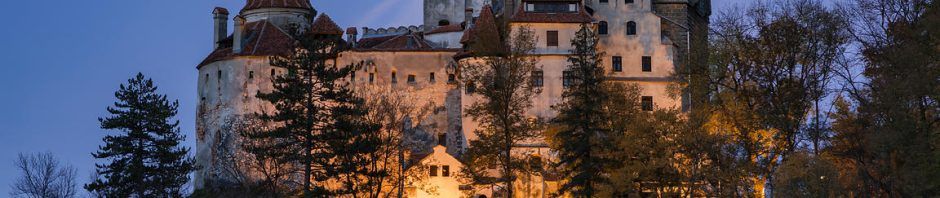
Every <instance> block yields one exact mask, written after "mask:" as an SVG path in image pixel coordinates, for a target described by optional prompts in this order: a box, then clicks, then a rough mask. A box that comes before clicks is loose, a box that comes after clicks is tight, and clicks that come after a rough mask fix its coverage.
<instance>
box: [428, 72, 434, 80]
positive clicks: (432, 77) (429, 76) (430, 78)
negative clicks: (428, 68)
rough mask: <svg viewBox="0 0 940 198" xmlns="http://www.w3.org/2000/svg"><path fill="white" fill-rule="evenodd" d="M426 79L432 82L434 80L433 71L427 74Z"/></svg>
mask: <svg viewBox="0 0 940 198" xmlns="http://www.w3.org/2000/svg"><path fill="white" fill-rule="evenodd" d="M428 81H430V82H434V81H435V80H434V72H431V74H429V75H428Z"/></svg>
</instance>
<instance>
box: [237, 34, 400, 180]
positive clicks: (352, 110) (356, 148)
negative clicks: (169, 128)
mask: <svg viewBox="0 0 940 198" xmlns="http://www.w3.org/2000/svg"><path fill="white" fill-rule="evenodd" d="M294 37H295V38H298V39H299V42H298V46H297V47H296V48H295V49H294V50H293V52H292V53H291V54H290V55H288V56H275V57H272V58H271V61H270V62H271V65H272V66H275V67H279V68H283V69H286V70H287V73H286V74H285V75H282V76H277V77H275V78H274V79H273V84H274V89H273V91H272V92H270V93H258V95H257V97H258V98H260V99H262V100H264V101H267V102H270V103H271V104H273V106H274V108H275V109H276V112H265V113H261V114H260V115H259V119H261V120H262V121H264V122H269V123H277V124H275V126H274V127H270V128H268V129H267V130H262V131H261V132H258V133H248V134H243V135H245V136H246V137H247V138H250V139H252V140H256V141H265V142H269V143H272V144H257V145H249V146H247V147H246V148H245V149H246V150H247V151H248V152H250V153H252V154H254V155H263V156H268V157H269V158H270V159H276V161H279V162H282V163H290V164H293V165H295V166H296V167H297V168H299V169H301V170H300V171H299V172H301V173H302V175H301V179H302V180H303V181H301V183H302V184H303V186H301V188H302V191H303V195H304V197H321V196H331V195H340V194H351V193H356V192H358V191H361V190H362V186H361V185H359V184H358V183H357V182H358V178H359V177H360V176H363V175H370V174H382V173H381V171H373V170H371V169H365V167H366V165H365V164H366V163H367V160H365V159H364V158H363V156H365V155H367V154H370V153H373V152H376V150H377V149H378V148H377V147H376V145H377V144H378V143H377V141H378V140H377V138H376V136H375V135H374V133H377V131H378V129H379V127H380V126H379V125H376V124H373V123H370V122H366V121H365V118H364V116H365V115H366V113H367V112H366V110H365V109H364V107H365V106H364V102H365V101H364V100H363V99H362V98H361V97H358V96H357V95H355V94H354V93H353V91H352V90H351V89H350V88H349V86H347V84H346V83H344V78H346V77H348V76H350V75H351V73H352V72H354V71H355V70H356V69H357V68H359V67H360V66H361V64H353V65H347V66H344V67H340V66H337V64H336V58H337V57H338V56H339V53H340V52H341V51H343V50H344V47H345V43H344V42H343V41H342V39H340V38H339V37H338V36H336V35H319V34H317V35H312V34H305V35H295V36H294ZM331 182H338V183H340V184H342V185H340V186H339V187H328V186H327V183H331Z"/></svg>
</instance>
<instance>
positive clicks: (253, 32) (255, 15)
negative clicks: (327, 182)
mask: <svg viewBox="0 0 940 198" xmlns="http://www.w3.org/2000/svg"><path fill="white" fill-rule="evenodd" d="M228 13H229V12H228V10H225V9H224V8H215V9H214V10H213V11H212V17H213V21H214V22H213V25H212V28H213V31H212V33H213V36H214V40H213V41H214V43H215V45H214V49H213V51H212V52H211V53H210V54H209V55H208V56H207V57H206V58H205V59H204V60H203V61H202V62H201V63H199V65H197V66H196V69H197V70H198V71H199V74H198V75H199V81H198V85H197V91H198V92H197V94H198V95H199V96H198V97H199V100H198V101H199V104H198V106H197V113H196V114H197V115H196V149H195V152H196V156H195V158H196V164H197V165H198V166H200V167H201V168H200V169H199V170H197V171H196V173H195V178H194V183H195V187H196V189H202V188H206V187H212V186H225V185H230V184H232V181H238V180H240V179H245V178H246V177H248V178H251V176H249V175H243V174H242V175H240V173H238V170H237V169H239V166H237V165H236V164H235V163H236V161H237V159H238V158H237V157H239V156H240V153H239V152H240V150H239V147H238V144H239V143H240V141H241V140H240V138H239V136H238V134H237V132H236V131H237V128H239V127H240V125H241V124H243V123H244V121H246V120H248V119H247V117H248V116H252V115H254V114H255V113H258V112H261V111H268V112H270V111H272V110H273V108H272V107H271V105H269V104H268V103H266V102H263V101H261V100H259V99H257V98H255V94H256V93H258V92H270V91H271V88H272V87H273V85H272V84H271V78H273V77H274V76H276V75H280V74H283V73H284V70H283V69H281V68H277V67H273V66H271V65H270V61H269V57H271V56H277V55H286V54H288V53H290V51H291V49H292V46H293V43H294V40H295V39H294V38H293V37H292V36H291V35H292V32H291V31H294V30H296V31H301V32H302V31H307V30H309V29H310V28H311V26H313V24H314V23H313V17H314V16H315V14H316V11H315V10H314V9H313V7H312V6H311V4H310V2H309V0H247V2H246V4H245V7H244V8H243V9H242V10H241V11H240V12H238V14H237V15H236V16H234V17H233V18H234V19H233V20H234V21H235V26H234V28H233V29H234V30H233V31H232V33H229V32H227V31H228V30H227V29H228V27H227V26H226V25H227V24H226V21H228V20H229V18H228V17H229V16H228ZM326 20H328V19H326ZM330 23H332V22H330ZM333 29H337V31H340V33H338V34H341V33H342V32H341V30H339V28H338V27H333Z"/></svg>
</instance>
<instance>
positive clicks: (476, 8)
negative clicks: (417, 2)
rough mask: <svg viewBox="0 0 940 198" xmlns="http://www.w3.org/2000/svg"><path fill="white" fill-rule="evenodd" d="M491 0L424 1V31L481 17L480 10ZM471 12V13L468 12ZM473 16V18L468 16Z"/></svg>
mask: <svg viewBox="0 0 940 198" xmlns="http://www.w3.org/2000/svg"><path fill="white" fill-rule="evenodd" d="M486 1H489V0H424V28H425V29H424V30H425V31H429V30H433V29H435V28H437V27H441V26H447V25H455V24H460V23H463V22H465V21H466V20H467V19H473V17H474V16H479V14H480V8H482V7H483V4H484V2H486ZM468 11H470V12H468ZM467 14H471V16H469V17H468V16H467Z"/></svg>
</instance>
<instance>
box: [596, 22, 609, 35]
mask: <svg viewBox="0 0 940 198" xmlns="http://www.w3.org/2000/svg"><path fill="white" fill-rule="evenodd" d="M597 34H600V35H607V21H601V22H598V23H597Z"/></svg>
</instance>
